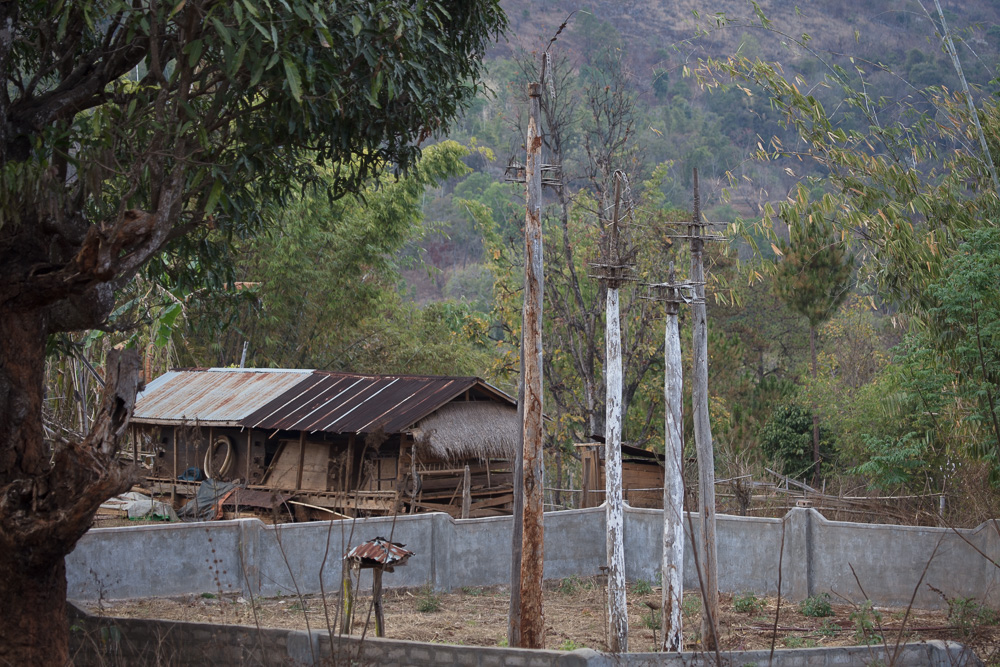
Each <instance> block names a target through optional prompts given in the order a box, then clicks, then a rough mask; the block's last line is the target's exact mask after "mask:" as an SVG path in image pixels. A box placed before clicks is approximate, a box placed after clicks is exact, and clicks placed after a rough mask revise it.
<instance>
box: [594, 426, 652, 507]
mask: <svg viewBox="0 0 1000 667" xmlns="http://www.w3.org/2000/svg"><path fill="white" fill-rule="evenodd" d="M621 447H622V494H623V497H624V498H625V502H627V503H628V504H629V505H631V506H632V507H649V508H655V509H661V508H662V507H663V455H662V454H657V453H655V452H650V451H647V450H645V449H639V448H638V447H632V446H631V445H626V444H624V443H622V446H621ZM576 448H577V451H578V452H579V454H580V462H581V466H582V468H583V499H582V502H581V504H580V507H598V506H599V505H600V504H601V503H603V502H604V488H605V487H604V443H601V442H584V443H579V444H577V445H576Z"/></svg>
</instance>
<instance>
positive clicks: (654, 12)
mask: <svg viewBox="0 0 1000 667" xmlns="http://www.w3.org/2000/svg"><path fill="white" fill-rule="evenodd" d="M502 5H503V7H504V9H505V10H506V11H507V14H508V16H509V18H510V25H511V30H510V39H509V43H508V44H506V45H501V46H500V47H498V49H497V51H498V54H502V55H506V54H507V53H509V52H510V50H511V49H517V48H524V49H527V50H529V51H531V50H535V49H539V48H540V47H544V44H545V43H546V42H547V41H548V40H549V39H550V38H551V37H552V35H554V34H555V32H556V30H557V29H558V27H559V25H560V24H561V23H562V22H563V21H564V20H565V19H566V17H567V16H569V14H570V13H571V12H574V11H576V12H577V14H576V15H575V16H574V17H573V19H572V20H571V26H570V28H569V29H568V30H567V32H566V33H565V34H564V35H563V36H561V37H560V39H559V47H561V48H564V49H567V50H570V51H573V52H576V53H577V54H582V53H583V52H585V51H586V50H587V49H589V48H594V47H597V46H600V45H602V44H601V42H600V41H596V42H595V39H596V40H600V38H601V37H602V36H604V33H603V32H602V30H601V29H600V26H601V24H607V25H610V26H612V27H613V28H614V29H615V30H616V31H617V32H618V33H620V35H621V37H622V42H623V45H624V46H625V48H626V50H627V51H628V53H629V57H630V60H631V61H632V63H633V66H634V67H635V73H636V75H637V76H638V77H640V78H641V77H642V76H643V74H644V72H645V73H650V74H651V73H652V70H653V68H654V67H657V66H662V61H663V60H664V59H665V56H667V55H668V54H670V56H669V59H670V60H671V61H674V62H685V61H692V60H696V59H697V58H699V57H705V56H725V55H729V54H732V53H735V52H736V50H737V49H738V48H739V47H740V44H741V43H743V42H744V41H745V38H744V37H745V35H750V36H751V38H752V40H751V41H754V42H755V43H754V44H752V48H753V49H754V50H755V53H752V54H751V55H759V56H760V57H761V58H763V59H765V60H774V61H779V62H783V63H785V62H787V61H789V60H795V59H799V58H801V57H802V54H801V53H799V52H798V50H797V49H796V50H790V49H789V48H788V45H787V42H786V41H785V40H783V39H782V37H781V35H780V34H779V33H785V34H787V35H792V36H795V37H801V35H802V34H803V33H806V34H808V35H809V37H810V38H811V39H810V42H809V43H810V45H811V46H812V47H813V48H814V49H816V50H817V51H821V52H836V53H841V54H847V55H853V56H856V57H861V58H867V59H871V60H876V61H883V62H893V61H899V60H900V56H903V55H904V54H905V53H906V52H908V51H909V50H911V49H914V48H916V49H920V50H923V51H926V52H927V53H928V54H932V55H935V56H936V55H937V54H939V53H940V48H939V44H940V42H939V41H938V39H937V38H936V37H935V35H934V27H933V26H932V25H931V23H930V22H929V21H928V19H927V15H926V14H925V12H924V9H923V8H922V7H921V3H920V2H918V1H917V0H900V1H888V2H886V1H881V2H880V1H878V0H876V1H875V2H845V1H844V0H803V1H801V2H790V1H789V0H761V2H759V3H758V6H759V7H760V10H761V11H762V12H763V14H764V16H766V18H767V19H768V20H769V21H770V22H771V28H772V29H773V31H774V32H770V33H769V32H768V31H765V30H763V29H761V28H760V27H759V26H760V23H761V20H760V18H759V17H758V16H756V15H755V5H753V4H751V3H750V2H748V1H747V0H707V1H702V0H649V1H641V0H624V1H622V0H599V1H591V2H578V1H576V0H553V1H551V2H543V3H537V2H535V3H533V2H528V1H527V0H504V1H503V2H502ZM923 6H924V7H926V9H927V11H929V12H931V14H932V15H933V16H935V18H936V13H935V9H934V4H933V1H932V0H923ZM942 6H943V7H944V9H945V16H946V20H947V21H948V27H949V30H952V31H957V32H958V33H959V34H962V35H964V36H965V37H966V38H967V40H968V45H967V47H966V48H964V49H963V53H962V56H963V59H966V60H968V61H970V62H971V61H975V60H977V59H980V60H982V61H983V64H984V65H985V66H987V67H990V68H992V67H993V66H995V64H996V54H997V51H998V48H1000V25H998V24H1000V3H998V2H994V1H990V0H968V1H966V0H944V1H943V2H942ZM585 13H586V14H587V16H585V15H584V14H585ZM720 14H724V15H725V17H726V19H727V20H728V21H729V23H728V25H720V22H719V20H718V17H717V15H720ZM750 23H753V24H756V25H757V26H758V27H756V28H751V27H748V26H749V24H750ZM991 28H992V30H991ZM705 31H707V33H708V34H704V33H705Z"/></svg>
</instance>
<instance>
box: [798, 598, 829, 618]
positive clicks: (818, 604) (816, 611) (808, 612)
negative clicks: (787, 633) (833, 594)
mask: <svg viewBox="0 0 1000 667" xmlns="http://www.w3.org/2000/svg"><path fill="white" fill-rule="evenodd" d="M799 611H801V612H802V615H803V616H811V617H813V618H824V617H826V616H833V607H831V606H830V594H829V593H819V594H817V595H810V596H809V597H807V598H806V599H805V600H803V601H802V602H800V603H799Z"/></svg>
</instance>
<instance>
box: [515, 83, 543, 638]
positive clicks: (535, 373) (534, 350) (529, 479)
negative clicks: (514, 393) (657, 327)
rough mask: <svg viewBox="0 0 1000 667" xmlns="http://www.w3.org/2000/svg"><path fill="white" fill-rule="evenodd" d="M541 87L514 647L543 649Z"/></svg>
mask: <svg viewBox="0 0 1000 667" xmlns="http://www.w3.org/2000/svg"><path fill="white" fill-rule="evenodd" d="M541 89H542V87H541V84H539V83H532V84H529V85H528V96H529V101H530V105H529V116H528V140H527V144H528V145H527V149H528V156H527V160H526V162H525V174H524V176H525V181H526V187H527V212H526V214H525V217H524V310H523V316H522V317H523V319H522V327H521V337H522V338H521V373H522V377H523V382H524V401H523V422H522V424H523V426H522V431H521V432H522V437H523V439H524V447H523V452H524V466H523V475H524V480H523V484H524V493H523V497H524V510H523V515H522V516H523V519H522V522H523V528H522V530H523V534H522V536H521V577H520V591H521V594H520V607H521V613H520V616H521V619H520V620H521V633H520V634H521V636H520V642H519V644H518V645H519V646H521V647H523V648H544V646H545V623H544V618H543V615H542V567H543V565H544V560H545V548H544V543H543V537H544V530H543V526H542V521H543V516H544V515H543V507H544V505H543V503H544V498H543V491H544V486H545V482H544V477H543V474H544V471H543V468H542V451H543V445H544V440H545V438H544V436H545V433H544V425H543V423H542V294H543V283H544V280H543V272H542V135H541V130H540V119H541V99H540V98H541V94H542V93H541Z"/></svg>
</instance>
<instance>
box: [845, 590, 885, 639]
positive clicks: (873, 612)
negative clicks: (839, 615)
mask: <svg viewBox="0 0 1000 667" xmlns="http://www.w3.org/2000/svg"><path fill="white" fill-rule="evenodd" d="M851 622H852V623H854V641H856V642H857V643H858V644H876V643H878V642H880V641H882V636H881V635H880V634H879V632H878V628H879V626H880V625H881V624H882V614H881V612H879V611H878V610H877V609H875V607H874V606H873V605H872V601H871V600H865V601H864V602H862V603H861V604H860V605H859V606H858V607H857V608H856V609H855V610H854V611H852V612H851Z"/></svg>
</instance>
